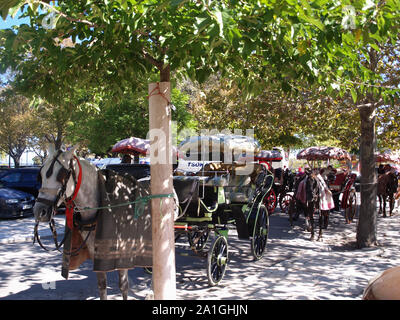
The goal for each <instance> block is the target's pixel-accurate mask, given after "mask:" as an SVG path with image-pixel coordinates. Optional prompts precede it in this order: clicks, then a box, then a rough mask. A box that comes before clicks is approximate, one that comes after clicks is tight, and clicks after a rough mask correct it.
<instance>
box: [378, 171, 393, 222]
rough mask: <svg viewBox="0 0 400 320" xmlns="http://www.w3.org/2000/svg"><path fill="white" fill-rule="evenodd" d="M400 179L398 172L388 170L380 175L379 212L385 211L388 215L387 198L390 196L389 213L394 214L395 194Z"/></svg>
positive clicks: (384, 213) (384, 214)
mask: <svg viewBox="0 0 400 320" xmlns="http://www.w3.org/2000/svg"><path fill="white" fill-rule="evenodd" d="M397 187H398V181H397V177H396V174H395V173H394V172H392V171H388V172H386V173H384V174H381V175H379V177H378V193H377V194H378V198H379V213H383V216H384V217H386V200H387V198H389V215H390V216H391V215H392V212H393V207H394V194H395V193H396V191H397Z"/></svg>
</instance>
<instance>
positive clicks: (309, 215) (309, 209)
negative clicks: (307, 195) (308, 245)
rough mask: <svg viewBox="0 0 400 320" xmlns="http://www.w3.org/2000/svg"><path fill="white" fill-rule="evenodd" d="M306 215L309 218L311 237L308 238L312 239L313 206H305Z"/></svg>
mask: <svg viewBox="0 0 400 320" xmlns="http://www.w3.org/2000/svg"><path fill="white" fill-rule="evenodd" d="M307 212H308V214H307V215H308V217H309V219H310V231H311V238H310V240H314V207H311V208H309V207H307Z"/></svg>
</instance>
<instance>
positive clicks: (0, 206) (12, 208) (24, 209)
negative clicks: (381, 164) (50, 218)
mask: <svg viewBox="0 0 400 320" xmlns="http://www.w3.org/2000/svg"><path fill="white" fill-rule="evenodd" d="M34 204H35V197H34V196H33V195H31V194H30V193H26V192H23V191H20V190H14V189H10V188H0V218H18V217H28V216H32V215H33V205H34Z"/></svg>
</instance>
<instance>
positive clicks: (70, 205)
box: [33, 150, 97, 255]
mask: <svg viewBox="0 0 400 320" xmlns="http://www.w3.org/2000/svg"><path fill="white" fill-rule="evenodd" d="M61 153H62V151H61V150H58V152H57V154H56V156H55V157H54V159H53V160H52V162H51V164H50V167H49V169H48V170H47V172H46V178H50V177H51V176H52V174H53V171H54V164H55V163H56V162H58V163H59V164H60V165H61V169H60V170H59V172H58V173H57V178H56V179H57V181H58V182H60V183H61V188H59V189H52V188H41V189H40V190H39V192H47V193H51V194H56V198H55V199H54V200H49V199H46V198H42V197H38V198H37V199H36V202H38V203H43V204H45V205H48V206H49V207H51V208H52V213H51V214H52V216H51V219H50V222H49V227H50V230H51V232H52V235H53V241H54V244H55V249H53V250H49V249H47V248H46V247H45V246H44V245H43V243H42V242H41V241H40V237H39V232H38V227H39V222H36V224H35V228H34V238H33V243H35V241H37V242H38V243H39V245H40V246H41V247H42V248H43V249H44V250H46V251H54V250H58V251H60V248H61V247H62V246H63V244H64V242H65V240H66V238H67V237H68V236H69V233H70V232H71V231H72V229H73V227H74V225H77V226H78V228H79V230H81V231H89V232H88V234H87V236H86V237H85V239H84V241H83V242H82V244H81V245H80V247H79V248H77V249H76V250H74V251H71V252H65V250H64V253H65V254H67V255H75V254H77V253H78V252H79V251H80V250H81V249H82V248H83V247H84V245H85V244H86V242H87V240H88V239H89V236H90V233H91V231H93V230H94V229H95V228H96V219H97V215H96V216H95V217H94V218H93V219H91V220H90V221H86V222H83V221H82V220H81V218H80V214H79V212H77V214H74V211H75V204H74V200H75V198H76V196H77V195H78V192H79V189H80V186H81V182H82V167H81V164H80V162H79V159H78V158H77V157H76V156H74V157H73V158H71V160H70V163H69V168H68V169H67V168H65V167H64V165H63V164H62V163H61V161H60V160H58V157H59V156H60V155H61ZM73 160H75V161H76V162H77V164H78V167H79V173H78V178H77V177H76V172H75V170H74V166H73ZM42 169H43V167H41V168H40V171H39V175H38V180H39V181H41V171H42ZM71 175H72V178H73V180H74V184H75V188H74V192H73V194H72V195H71V196H70V197H68V198H64V203H65V207H66V212H65V215H66V224H67V226H68V230H67V232H65V234H64V238H63V239H62V241H61V242H60V243H58V240H57V231H56V227H55V222H54V218H53V217H54V215H55V212H56V206H57V204H58V202H59V200H60V199H61V198H62V197H65V191H66V188H67V184H68V181H69V179H70V177H71Z"/></svg>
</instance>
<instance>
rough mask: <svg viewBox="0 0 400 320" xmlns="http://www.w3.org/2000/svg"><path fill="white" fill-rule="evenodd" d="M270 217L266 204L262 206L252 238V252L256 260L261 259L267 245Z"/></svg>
mask: <svg viewBox="0 0 400 320" xmlns="http://www.w3.org/2000/svg"><path fill="white" fill-rule="evenodd" d="M268 230H269V219H268V214H267V209H266V208H265V206H263V205H262V206H260V210H259V211H258V214H257V217H256V220H255V222H254V228H253V231H252V238H251V252H252V253H253V256H254V259H255V260H260V259H261V258H262V256H263V254H264V251H265V248H266V246H267V240H268Z"/></svg>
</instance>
